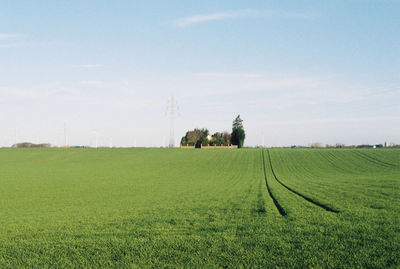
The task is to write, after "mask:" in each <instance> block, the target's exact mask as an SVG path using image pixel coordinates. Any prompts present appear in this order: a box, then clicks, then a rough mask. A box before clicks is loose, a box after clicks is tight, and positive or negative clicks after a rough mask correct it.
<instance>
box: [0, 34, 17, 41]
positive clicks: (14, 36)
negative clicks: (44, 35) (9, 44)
mask: <svg viewBox="0 0 400 269" xmlns="http://www.w3.org/2000/svg"><path fill="white" fill-rule="evenodd" d="M17 37H20V35H17V34H4V33H0V40H5V39H13V38H17Z"/></svg>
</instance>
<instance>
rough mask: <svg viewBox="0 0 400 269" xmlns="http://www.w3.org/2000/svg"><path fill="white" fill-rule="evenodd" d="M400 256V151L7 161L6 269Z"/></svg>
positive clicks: (4, 156) (0, 170)
mask: <svg viewBox="0 0 400 269" xmlns="http://www.w3.org/2000/svg"><path fill="white" fill-rule="evenodd" d="M399 253H400V150H396V149H269V150H267V149H265V150H261V149H240V150H229V149H215V150H214V149H208V150H195V149H184V150H183V149H1V150H0V268H26V267H40V268H42V267H57V268H59V267H116V268H132V267H137V268H143V267H172V268H175V267H207V268H210V267H211V268H213V267H232V268H237V267H262V268H268V267H283V268H287V267H297V268H304V267H324V268H325V267H330V268H343V267H369V268H387V267H399V266H400V254H399Z"/></svg>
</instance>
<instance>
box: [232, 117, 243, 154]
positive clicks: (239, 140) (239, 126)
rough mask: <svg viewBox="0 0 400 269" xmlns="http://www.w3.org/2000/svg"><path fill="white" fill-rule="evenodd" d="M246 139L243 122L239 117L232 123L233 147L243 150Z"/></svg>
mask: <svg viewBox="0 0 400 269" xmlns="http://www.w3.org/2000/svg"><path fill="white" fill-rule="evenodd" d="M245 138H246V133H245V131H244V128H243V120H242V119H241V118H240V115H238V116H237V117H236V118H235V120H234V121H233V123H232V134H231V143H232V145H237V146H238V148H242V147H243V145H244V139H245Z"/></svg>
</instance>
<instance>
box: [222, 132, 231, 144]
mask: <svg viewBox="0 0 400 269" xmlns="http://www.w3.org/2000/svg"><path fill="white" fill-rule="evenodd" d="M231 137H232V135H231V134H230V133H228V132H224V141H225V143H226V144H225V146H229V145H231Z"/></svg>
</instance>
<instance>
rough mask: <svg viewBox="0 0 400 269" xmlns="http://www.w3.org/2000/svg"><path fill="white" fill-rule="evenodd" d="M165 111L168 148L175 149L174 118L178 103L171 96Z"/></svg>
mask: <svg viewBox="0 0 400 269" xmlns="http://www.w3.org/2000/svg"><path fill="white" fill-rule="evenodd" d="M167 111H168V112H169V144H168V147H169V148H174V147H175V117H176V114H177V111H178V102H177V101H176V100H175V99H174V96H171V97H170V99H168V105H167Z"/></svg>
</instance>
